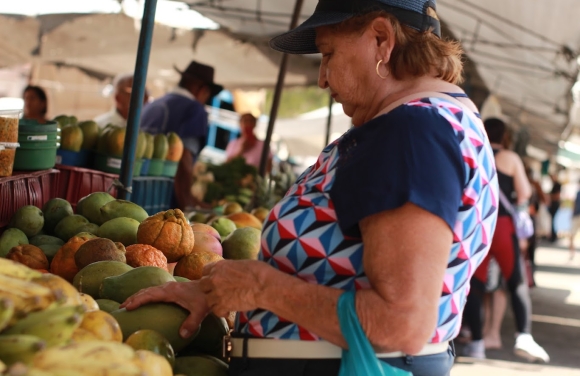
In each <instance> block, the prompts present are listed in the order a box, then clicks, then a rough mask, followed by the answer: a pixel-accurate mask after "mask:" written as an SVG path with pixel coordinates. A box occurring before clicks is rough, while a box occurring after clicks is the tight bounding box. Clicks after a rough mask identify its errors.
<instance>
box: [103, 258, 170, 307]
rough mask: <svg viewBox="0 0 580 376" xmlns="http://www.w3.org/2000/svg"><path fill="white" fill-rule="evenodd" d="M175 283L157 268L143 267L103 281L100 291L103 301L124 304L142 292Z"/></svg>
mask: <svg viewBox="0 0 580 376" xmlns="http://www.w3.org/2000/svg"><path fill="white" fill-rule="evenodd" d="M167 282H175V279H174V278H173V276H172V275H171V274H169V273H168V272H166V271H165V270H163V269H161V268H158V267H156V266H141V267H139V268H135V269H132V270H129V271H128V272H126V273H123V274H120V275H117V276H113V277H107V278H105V279H103V283H102V284H101V288H100V290H99V297H100V298H101V299H111V300H114V301H116V302H119V303H123V302H124V301H125V300H127V298H128V297H130V296H131V295H133V294H136V293H137V292H139V291H140V290H142V289H144V288H147V287H153V286H160V285H163V284H165V283H167Z"/></svg>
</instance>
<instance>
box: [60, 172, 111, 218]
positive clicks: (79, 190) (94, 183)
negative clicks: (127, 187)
mask: <svg viewBox="0 0 580 376" xmlns="http://www.w3.org/2000/svg"><path fill="white" fill-rule="evenodd" d="M55 168H56V169H58V170H59V171H60V179H59V184H58V187H57V189H56V196H55V197H59V198H64V199H65V200H67V201H68V202H70V204H71V205H72V207H73V209H75V212H76V206H77V202H79V200H80V199H81V198H83V197H85V196H86V195H89V194H91V193H93V192H109V193H110V194H111V195H112V196H113V197H117V189H116V188H114V187H113V181H114V180H115V179H118V178H119V175H115V174H108V173H105V172H101V171H97V170H91V169H88V168H82V167H72V166H66V165H56V166H55Z"/></svg>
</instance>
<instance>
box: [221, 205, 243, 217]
mask: <svg viewBox="0 0 580 376" xmlns="http://www.w3.org/2000/svg"><path fill="white" fill-rule="evenodd" d="M243 211H244V208H242V205H240V204H239V203H237V202H227V203H226V204H225V205H224V215H230V214H234V213H241V212H243Z"/></svg>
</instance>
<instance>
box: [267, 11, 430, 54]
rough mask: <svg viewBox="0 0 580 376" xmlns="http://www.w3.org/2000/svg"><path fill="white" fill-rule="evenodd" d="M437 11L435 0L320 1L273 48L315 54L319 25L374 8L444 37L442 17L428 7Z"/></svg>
mask: <svg viewBox="0 0 580 376" xmlns="http://www.w3.org/2000/svg"><path fill="white" fill-rule="evenodd" d="M429 8H432V9H433V10H436V5H435V0H319V1H318V4H317V5H316V9H315V10H314V13H313V14H312V16H310V17H309V18H308V19H307V20H306V21H304V22H303V23H302V24H301V25H299V26H298V27H296V28H294V29H292V30H290V31H288V32H286V33H284V34H281V35H278V36H277V37H274V38H273V39H272V40H270V47H271V48H273V49H274V50H276V51H280V52H285V53H288V54H315V53H318V48H316V44H315V40H316V28H317V27H321V26H328V25H334V24H337V23H341V22H343V21H346V20H348V19H349V18H352V17H355V16H358V15H362V14H366V13H369V12H372V11H378V10H384V11H387V12H389V13H390V14H392V15H393V16H395V17H396V18H397V19H398V20H399V21H400V22H401V23H402V24H404V25H407V26H409V27H412V28H413V29H416V30H418V31H423V32H424V31H429V30H431V32H433V33H434V34H435V35H437V36H438V37H441V25H440V23H439V20H438V19H436V18H434V17H431V16H430V15H429V14H428V13H427V10H428V9H429Z"/></svg>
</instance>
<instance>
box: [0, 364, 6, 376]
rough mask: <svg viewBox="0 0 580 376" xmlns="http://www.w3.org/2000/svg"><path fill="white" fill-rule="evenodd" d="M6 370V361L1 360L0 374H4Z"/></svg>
mask: <svg viewBox="0 0 580 376" xmlns="http://www.w3.org/2000/svg"><path fill="white" fill-rule="evenodd" d="M5 371H6V364H4V362H3V361H1V360H0V374H2V375H3V374H4V372H5Z"/></svg>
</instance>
